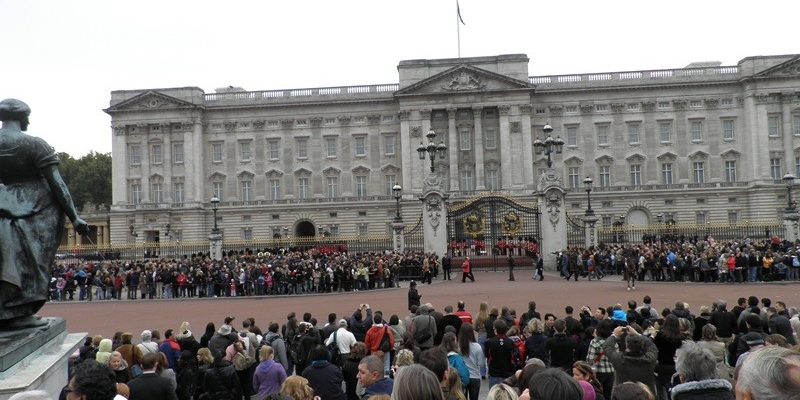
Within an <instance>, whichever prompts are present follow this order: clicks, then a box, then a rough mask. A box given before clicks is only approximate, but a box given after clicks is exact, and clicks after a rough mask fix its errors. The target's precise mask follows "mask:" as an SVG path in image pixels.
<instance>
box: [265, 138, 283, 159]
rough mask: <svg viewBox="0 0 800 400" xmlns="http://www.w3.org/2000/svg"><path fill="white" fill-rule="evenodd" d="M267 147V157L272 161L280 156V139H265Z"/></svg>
mask: <svg viewBox="0 0 800 400" xmlns="http://www.w3.org/2000/svg"><path fill="white" fill-rule="evenodd" d="M267 147H268V151H269V159H270V160H272V161H276V160H279V159H280V158H281V141H280V139H270V140H268V141H267Z"/></svg>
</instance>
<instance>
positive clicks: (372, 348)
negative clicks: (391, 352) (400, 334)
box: [364, 324, 394, 353]
mask: <svg viewBox="0 0 800 400" xmlns="http://www.w3.org/2000/svg"><path fill="white" fill-rule="evenodd" d="M384 334H386V335H389V347H390V348H392V349H394V333H392V329H391V328H389V325H386V324H383V325H380V326H378V325H373V326H372V327H371V328H369V330H368V331H367V336H366V338H365V339H364V344H365V345H366V346H367V350H369V352H370V353H374V352H376V351H378V350H380V349H381V340H383V335H384Z"/></svg>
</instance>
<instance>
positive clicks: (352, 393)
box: [342, 342, 367, 400]
mask: <svg viewBox="0 0 800 400" xmlns="http://www.w3.org/2000/svg"><path fill="white" fill-rule="evenodd" d="M366 356H367V346H366V345H364V343H363V342H355V343H353V345H352V346H351V347H350V351H349V353H348V356H347V357H346V358H344V363H343V364H342V376H343V378H344V384H345V393H346V395H347V400H359V399H360V397H359V396H358V394H357V393H356V388H357V386H358V371H359V367H358V365H359V364H360V363H361V360H362V359H364V357H366Z"/></svg>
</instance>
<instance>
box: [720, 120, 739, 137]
mask: <svg viewBox="0 0 800 400" xmlns="http://www.w3.org/2000/svg"><path fill="white" fill-rule="evenodd" d="M733 122H734V121H733V120H732V119H723V120H722V140H733V138H734V136H735V135H736V130H735V129H736V128H735V127H734V124H733Z"/></svg>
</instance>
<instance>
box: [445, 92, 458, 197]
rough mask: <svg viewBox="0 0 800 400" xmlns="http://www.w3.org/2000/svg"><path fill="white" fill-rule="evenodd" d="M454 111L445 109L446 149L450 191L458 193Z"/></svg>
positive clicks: (456, 135) (456, 140)
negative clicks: (447, 143)
mask: <svg viewBox="0 0 800 400" xmlns="http://www.w3.org/2000/svg"><path fill="white" fill-rule="evenodd" d="M456 111H457V110H456V109H455V108H448V109H447V135H448V139H447V140H448V141H449V142H450V145H449V146H448V147H447V152H448V153H449V155H448V158H449V159H450V160H449V161H450V162H449V163H448V164H450V190H454V191H458V190H459V186H458V146H459V143H458V130H457V129H456Z"/></svg>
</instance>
